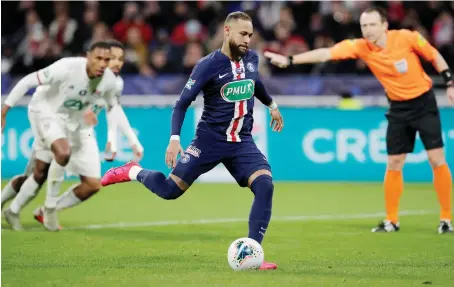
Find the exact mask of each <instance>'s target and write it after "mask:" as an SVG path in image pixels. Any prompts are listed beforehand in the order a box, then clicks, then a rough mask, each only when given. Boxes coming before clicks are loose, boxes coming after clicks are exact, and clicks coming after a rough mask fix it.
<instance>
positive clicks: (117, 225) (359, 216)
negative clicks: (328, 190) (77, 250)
mask: <svg viewBox="0 0 454 287" xmlns="http://www.w3.org/2000/svg"><path fill="white" fill-rule="evenodd" d="M425 214H438V211H435V210H403V211H400V212H399V215H401V216H402V215H403V216H405V215H425ZM385 215H386V214H385V213H384V212H375V213H359V214H326V215H302V216H274V217H272V218H271V222H273V221H318V220H335V219H346V220H348V219H364V218H375V217H384V216H385ZM247 221H248V219H247V218H219V219H197V220H169V221H147V222H117V223H105V224H90V225H82V226H73V227H64V226H63V230H89V229H106V228H132V227H151V226H170V225H202V224H216V223H236V222H247ZM27 230H31V231H36V230H43V229H42V228H30V229H27ZM2 231H5V229H3V230H2Z"/></svg>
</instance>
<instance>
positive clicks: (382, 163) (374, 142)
mask: <svg viewBox="0 0 454 287" xmlns="http://www.w3.org/2000/svg"><path fill="white" fill-rule="evenodd" d="M124 109H125V112H126V114H127V116H128V118H129V120H130V122H131V125H132V126H133V128H134V129H135V131H136V132H137V134H138V137H139V139H140V141H141V143H142V144H143V146H144V148H145V156H144V158H143V160H142V162H141V164H142V165H143V166H145V167H147V168H151V169H157V170H160V171H163V172H164V173H168V172H170V170H169V169H168V168H167V167H166V166H165V163H164V154H165V150H166V148H167V144H168V141H169V134H170V116H171V112H172V109H171V108H170V107H165V108H158V107H152V108H134V107H124ZM281 112H282V114H283V116H284V120H285V129H284V130H283V131H282V132H281V133H275V132H272V131H271V130H270V129H269V115H268V113H267V112H266V110H265V109H263V111H261V110H260V109H258V110H257V113H256V112H254V115H255V116H256V124H255V127H254V134H255V138H256V140H257V144H258V146H259V148H260V149H261V150H262V152H263V153H264V154H265V155H266V156H267V157H268V159H269V161H270V164H271V166H272V170H273V177H274V179H275V180H280V181H381V180H382V179H383V174H384V171H385V168H386V142H385V135H386V125H387V122H386V119H385V117H384V113H385V109H383V108H367V109H364V110H360V111H340V110H337V109H330V108H326V109H322V108H310V109H309V108H290V107H281ZM199 116H200V111H199V110H198V108H190V109H189V110H188V112H187V115H186V120H185V122H184V125H183V132H182V145H183V147H184V148H185V147H187V145H188V144H189V142H190V141H191V139H192V137H193V135H194V131H195V125H196V122H197V120H198V117H199ZM441 117H442V124H443V136H444V140H445V146H446V158H447V161H448V163H449V164H450V166H451V168H454V121H453V119H454V110H453V109H442V110H441ZM96 134H97V138H98V143H99V148H100V150H101V151H103V150H104V147H105V144H106V138H107V126H106V123H105V114H104V112H102V113H101V114H100V116H99V124H98V125H97V127H96ZM119 136H120V138H119V139H118V153H117V158H116V161H114V162H112V163H109V162H103V163H102V171H103V172H104V171H106V170H107V169H109V168H110V167H112V166H114V165H119V164H122V163H124V162H126V161H128V160H130V159H132V151H131V149H130V147H129V145H128V142H127V140H126V138H125V137H124V136H122V135H121V134H120V133H119ZM32 143H33V134H32V132H31V130H30V125H29V122H28V119H27V110H26V108H24V107H17V108H15V109H13V110H11V112H10V113H9V114H8V118H7V127H6V129H5V131H4V134H3V136H2V178H3V179H5V178H10V177H12V176H14V175H16V174H19V173H22V172H23V170H24V168H25V166H26V163H27V161H28V158H29V156H30V154H31V147H32ZM404 178H405V180H406V181H426V182H427V181H431V180H432V171H431V168H430V166H429V163H428V162H427V155H426V153H425V151H424V149H423V146H422V143H421V141H420V140H419V139H418V140H417V144H416V147H415V152H414V153H413V154H411V155H409V156H408V158H407V163H406V166H405V168H404ZM201 180H203V181H233V178H231V176H230V175H228V174H225V171H224V170H223V169H222V168H219V169H215V170H213V171H212V173H211V174H208V175H207V176H206V177H202V178H201Z"/></svg>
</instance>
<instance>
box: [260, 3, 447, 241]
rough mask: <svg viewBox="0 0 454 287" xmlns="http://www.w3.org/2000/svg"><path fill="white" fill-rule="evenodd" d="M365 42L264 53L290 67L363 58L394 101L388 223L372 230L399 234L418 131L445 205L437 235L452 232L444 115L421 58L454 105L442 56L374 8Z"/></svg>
mask: <svg viewBox="0 0 454 287" xmlns="http://www.w3.org/2000/svg"><path fill="white" fill-rule="evenodd" d="M360 25H361V31H362V34H363V38H361V39H355V40H344V41H341V42H339V43H337V44H336V45H334V46H333V47H332V48H323V49H316V50H313V51H309V52H306V53H302V54H298V55H295V56H289V57H286V56H283V55H279V54H275V53H271V52H265V56H266V57H267V58H269V59H270V61H271V63H272V64H274V65H276V66H278V67H281V68H285V67H287V66H290V65H296V64H307V63H320V62H325V61H328V60H344V59H358V58H360V59H362V60H363V61H364V62H365V63H366V64H367V66H368V67H369V69H370V70H371V71H372V73H373V74H374V75H375V76H376V77H377V79H378V81H379V82H380V83H381V84H382V86H383V87H384V89H385V92H386V96H387V97H388V100H389V103H390V105H389V110H388V112H387V113H386V117H387V119H388V128H387V132H386V147H387V152H388V163H387V168H386V174H385V178H384V191H385V203H386V214H387V215H386V219H385V220H384V221H383V222H380V223H379V224H378V226H377V227H375V228H373V229H372V232H393V231H399V218H398V209H399V200H400V197H401V195H402V192H403V189H404V181H403V175H402V168H403V166H404V162H405V157H406V155H407V154H408V153H412V152H413V149H414V144H415V139H416V133H417V132H419V135H420V137H421V140H422V142H423V144H424V148H425V149H426V151H427V155H428V158H429V162H430V164H431V166H432V169H433V184H434V188H435V191H436V193H437V196H438V201H439V203H440V208H441V211H440V223H439V226H438V233H440V234H442V233H447V232H452V231H453V227H452V222H451V219H452V218H451V217H452V211H451V205H452V176H451V172H450V170H449V167H448V165H447V163H446V160H445V155H444V150H443V139H442V133H441V123H440V114H439V109H438V107H437V102H436V98H435V94H434V91H433V90H432V81H431V79H430V78H429V76H428V75H427V74H426V73H425V72H424V70H423V68H422V65H421V62H420V60H419V57H418V56H422V57H423V58H424V59H425V60H427V61H430V62H431V63H432V64H433V66H434V67H435V69H436V70H437V71H438V72H439V73H440V74H441V76H442V77H443V79H444V81H445V84H446V87H447V96H448V99H449V101H450V102H451V103H452V104H454V87H453V76H452V72H451V71H450V69H449V67H448V64H447V63H446V61H445V60H444V59H443V57H442V56H441V55H440V53H439V52H438V51H437V50H436V49H435V48H434V47H433V46H432V45H431V44H430V43H428V42H427V40H426V39H424V37H423V36H422V35H421V34H420V33H418V32H412V31H409V30H388V22H387V18H386V14H385V13H384V12H383V11H382V10H381V9H379V8H369V9H367V10H365V11H364V12H363V13H362V14H361V17H360Z"/></svg>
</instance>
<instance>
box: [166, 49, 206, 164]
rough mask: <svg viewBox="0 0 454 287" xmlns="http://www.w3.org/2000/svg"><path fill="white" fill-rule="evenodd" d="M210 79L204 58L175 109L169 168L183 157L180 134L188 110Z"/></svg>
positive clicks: (197, 65)
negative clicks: (180, 156)
mask: <svg viewBox="0 0 454 287" xmlns="http://www.w3.org/2000/svg"><path fill="white" fill-rule="evenodd" d="M210 77H211V73H210V69H209V63H208V60H206V58H202V59H201V60H199V62H197V64H196V66H195V67H194V69H193V70H192V73H191V76H189V79H188V81H187V82H186V85H185V86H184V88H183V91H182V92H181V95H180V98H179V99H178V101H177V102H176V103H175V106H174V107H173V111H172V130H171V136H170V142H169V146H168V147H167V150H166V156H165V162H166V164H167V166H168V167H169V168H174V167H175V166H176V163H177V156H178V154H181V155H183V148H182V147H181V144H180V133H181V127H182V126H183V122H184V117H185V115H186V110H187V109H188V107H189V106H190V105H191V103H192V102H193V101H194V100H195V99H196V98H197V95H198V94H199V93H200V92H201V91H202V89H203V87H204V86H205V84H206V83H207V82H208V81H209V80H210Z"/></svg>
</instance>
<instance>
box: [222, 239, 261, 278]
mask: <svg viewBox="0 0 454 287" xmlns="http://www.w3.org/2000/svg"><path fill="white" fill-rule="evenodd" d="M264 257H265V254H264V253H263V248H262V246H261V245H260V243H258V242H257V241H255V240H254V239H252V238H247V237H243V238H238V239H237V240H235V241H233V242H232V244H230V247H229V250H228V252H227V260H228V262H229V265H230V267H232V269H233V270H235V271H239V270H254V269H258V268H259V267H260V265H262V263H263V259H264Z"/></svg>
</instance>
